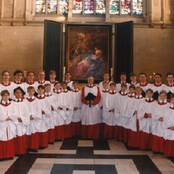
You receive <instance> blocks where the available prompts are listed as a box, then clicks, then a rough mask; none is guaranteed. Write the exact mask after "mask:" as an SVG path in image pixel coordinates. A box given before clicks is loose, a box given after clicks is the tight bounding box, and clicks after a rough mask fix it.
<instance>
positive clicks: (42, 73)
mask: <svg viewBox="0 0 174 174" xmlns="http://www.w3.org/2000/svg"><path fill="white" fill-rule="evenodd" d="M46 83H50V82H49V81H46V80H45V71H43V70H40V71H39V72H38V81H37V82H36V88H38V86H39V85H45V84H46Z"/></svg>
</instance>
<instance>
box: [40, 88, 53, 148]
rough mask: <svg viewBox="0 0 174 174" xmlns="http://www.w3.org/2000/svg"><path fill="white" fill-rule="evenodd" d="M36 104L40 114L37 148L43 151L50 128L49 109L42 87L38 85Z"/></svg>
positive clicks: (46, 144)
mask: <svg viewBox="0 0 174 174" xmlns="http://www.w3.org/2000/svg"><path fill="white" fill-rule="evenodd" d="M37 92H38V95H37V99H38V103H39V107H40V112H41V114H42V119H41V121H40V122H41V123H40V124H41V126H40V129H39V148H40V149H44V148H46V147H47V146H48V129H49V128H50V115H51V107H50V104H49V103H48V100H47V99H46V97H45V94H44V92H45V91H44V86H43V85H39V86H38V89H37Z"/></svg>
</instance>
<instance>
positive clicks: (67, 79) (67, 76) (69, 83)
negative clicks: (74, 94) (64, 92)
mask: <svg viewBox="0 0 174 174" xmlns="http://www.w3.org/2000/svg"><path fill="white" fill-rule="evenodd" d="M65 82H66V83H67V89H68V90H69V91H71V90H73V81H72V80H71V73H70V72H69V71H67V72H66V73H65Z"/></svg>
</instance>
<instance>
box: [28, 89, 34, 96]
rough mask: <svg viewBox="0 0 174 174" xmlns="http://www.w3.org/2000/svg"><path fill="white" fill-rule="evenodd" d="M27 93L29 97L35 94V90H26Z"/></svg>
mask: <svg viewBox="0 0 174 174" xmlns="http://www.w3.org/2000/svg"><path fill="white" fill-rule="evenodd" d="M27 93H28V95H29V96H33V95H34V93H35V90H34V89H29V90H27Z"/></svg>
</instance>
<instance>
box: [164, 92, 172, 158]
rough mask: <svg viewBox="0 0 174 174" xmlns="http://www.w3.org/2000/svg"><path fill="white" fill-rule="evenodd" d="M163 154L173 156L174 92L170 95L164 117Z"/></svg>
mask: <svg viewBox="0 0 174 174" xmlns="http://www.w3.org/2000/svg"><path fill="white" fill-rule="evenodd" d="M164 139H165V140H166V143H165V150H164V155H165V156H174V150H173V149H174V94H171V96H170V105H169V107H168V108H167V109H166V112H165V117H164Z"/></svg>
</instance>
